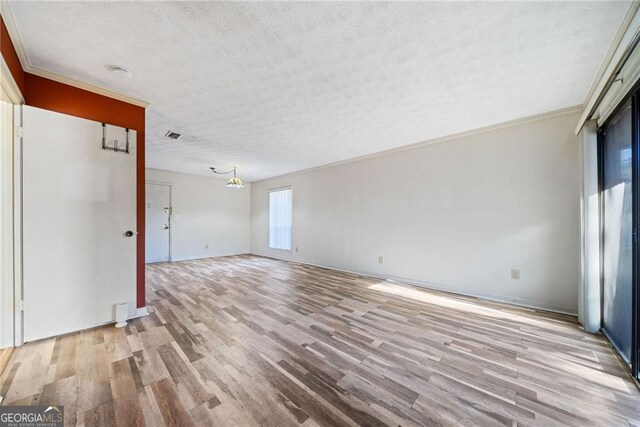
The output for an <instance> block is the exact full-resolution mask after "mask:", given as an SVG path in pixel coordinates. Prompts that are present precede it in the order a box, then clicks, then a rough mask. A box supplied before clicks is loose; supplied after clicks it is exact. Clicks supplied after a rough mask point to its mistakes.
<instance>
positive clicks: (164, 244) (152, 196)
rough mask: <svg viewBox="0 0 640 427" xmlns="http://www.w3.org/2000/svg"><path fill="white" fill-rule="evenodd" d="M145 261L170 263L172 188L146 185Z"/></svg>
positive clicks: (151, 184)
mask: <svg viewBox="0 0 640 427" xmlns="http://www.w3.org/2000/svg"><path fill="white" fill-rule="evenodd" d="M146 197H147V214H146V216H145V221H146V226H145V259H146V262H147V263H151V262H163V261H169V259H170V256H171V253H170V249H169V248H170V240H171V239H170V233H171V187H170V186H169V185H166V184H155V183H150V182H148V183H147V185H146Z"/></svg>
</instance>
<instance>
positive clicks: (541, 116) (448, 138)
mask: <svg viewBox="0 0 640 427" xmlns="http://www.w3.org/2000/svg"><path fill="white" fill-rule="evenodd" d="M582 109H583V106H582V105H575V106H573V107H569V108H563V109H560V110H555V111H549V112H547V113H542V114H536V115H534V116H529V117H523V118H521V119H515V120H509V121H508V122H504V123H498V124H495V125H491V126H485V127H481V128H478V129H473V130H470V131H466V132H460V133H455V134H452V135H447V136H443V137H441V138H434V139H429V140H426V141H421V142H417V143H415V144H409V145H404V146H402V147H398V148H392V149H391V150H386V151H379V152H377V153H373V154H367V155H365V156H360V157H356V158H353V159H349V160H343V161H340V162H334V163H329V164H326V165H322V166H316V167H313V168H307V169H302V170H297V171H293V172H289V173H287V174H286V175H297V174H301V173H307V172H311V171H314V170H319V169H325V168H330V167H333V166H339V165H344V164H348V163H353V162H359V161H361V160H366V159H372V158H375V157H380V156H386V155H389V154H393V153H398V152H401V151H406V150H415V149H417V148H420V147H424V146H427V145H432V144H438V143H441V142H447V141H451V140H453V139H458V138H464V137H467V136H471V135H477V134H481V133H485V132H491V131H496V130H500V129H504V128H509V127H512V126H517V125H522V124H525V123H531V122H536V121H538V120H544V119H549V118H551V117H557V116H563V115H565V114H575V113H579V112H581V111H582ZM270 178H273V177H270ZM270 178H265V179H270ZM260 181H262V180H260ZM246 182H248V181H246ZM253 182H257V181H253Z"/></svg>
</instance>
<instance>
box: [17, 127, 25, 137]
mask: <svg viewBox="0 0 640 427" xmlns="http://www.w3.org/2000/svg"><path fill="white" fill-rule="evenodd" d="M16 136H17V137H18V138H22V137H23V136H24V128H23V127H22V126H18V127H17V128H16Z"/></svg>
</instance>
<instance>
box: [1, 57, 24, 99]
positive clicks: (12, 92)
mask: <svg viewBox="0 0 640 427" xmlns="http://www.w3.org/2000/svg"><path fill="white" fill-rule="evenodd" d="M0 87H2V90H3V91H4V92H5V93H6V94H7V96H8V97H9V100H10V101H11V102H12V103H13V104H16V105H22V104H24V97H23V96H22V93H21V92H20V88H19V87H18V84H17V83H16V81H15V79H14V78H13V74H11V71H10V70H9V66H8V65H7V63H6V61H5V60H4V57H3V56H2V55H0Z"/></svg>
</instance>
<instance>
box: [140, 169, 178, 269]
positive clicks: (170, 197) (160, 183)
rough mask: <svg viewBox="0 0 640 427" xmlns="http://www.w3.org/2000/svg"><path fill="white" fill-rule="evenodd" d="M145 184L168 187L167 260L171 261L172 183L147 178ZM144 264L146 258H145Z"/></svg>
mask: <svg viewBox="0 0 640 427" xmlns="http://www.w3.org/2000/svg"><path fill="white" fill-rule="evenodd" d="M147 184H151V185H164V186H165V187H169V261H168V262H172V261H173V184H172V183H170V182H164V181H155V180H151V179H147V180H145V181H144V185H145V186H146V185H147ZM144 203H145V214H146V211H147V208H146V204H147V201H146V200H145V201H144ZM145 236H146V230H145ZM145 245H146V242H145ZM145 257H146V255H145ZM145 264H146V259H145Z"/></svg>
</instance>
